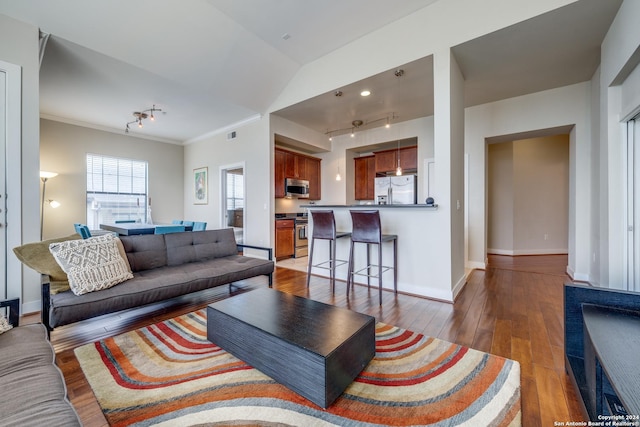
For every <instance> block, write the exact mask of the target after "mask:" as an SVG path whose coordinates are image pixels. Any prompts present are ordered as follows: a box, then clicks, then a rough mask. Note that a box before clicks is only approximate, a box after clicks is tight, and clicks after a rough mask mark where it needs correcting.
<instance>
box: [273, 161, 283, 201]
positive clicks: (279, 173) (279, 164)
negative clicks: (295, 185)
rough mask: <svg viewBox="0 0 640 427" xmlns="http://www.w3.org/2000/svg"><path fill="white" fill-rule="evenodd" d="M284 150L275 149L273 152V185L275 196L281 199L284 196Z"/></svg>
mask: <svg viewBox="0 0 640 427" xmlns="http://www.w3.org/2000/svg"><path fill="white" fill-rule="evenodd" d="M285 157H286V152H285V151H282V150H278V149H276V150H275V153H274V172H275V177H274V185H275V191H274V193H275V198H276V199H281V198H283V197H284V196H285V189H284V178H285V175H284V163H285Z"/></svg>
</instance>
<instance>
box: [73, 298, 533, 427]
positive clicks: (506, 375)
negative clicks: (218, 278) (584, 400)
mask: <svg viewBox="0 0 640 427" xmlns="http://www.w3.org/2000/svg"><path fill="white" fill-rule="evenodd" d="M256 351H260V349H256ZM75 354H76V356H77V358H78V360H79V361H80V365H81V367H82V370H83V372H84V374H85V376H86V377H87V379H88V381H89V384H90V385H91V388H92V389H93V392H94V393H95V395H96V398H97V399H98V402H99V403H100V406H101V407H102V411H103V412H104V415H105V417H106V418H107V420H108V422H109V424H110V425H112V426H129V425H134V426H219V425H234V426H255V425H263V426H275V425H278V426H305V427H306V426H407V425H428V426H474V427H477V426H519V425H521V413H520V365H519V364H518V362H516V361H513V360H509V359H504V358H502V357H498V356H493V355H490V354H487V353H483V352H480V351H476V350H472V349H469V348H466V347H462V346H459V345H456V344H451V343H449V342H446V341H442V340H439V339H435V338H430V337H427V336H424V335H421V334H417V333H414V332H411V331H409V330H405V329H400V328H397V327H394V326H389V325H386V324H383V323H378V324H377V325H376V356H375V358H374V359H373V360H372V361H371V363H370V364H369V365H368V366H367V367H366V368H365V370H364V371H363V372H362V373H361V374H360V376H359V377H358V378H356V380H355V381H354V382H353V383H352V384H351V385H350V386H349V387H348V388H347V389H346V391H345V393H344V394H343V395H342V396H341V397H339V398H338V400H336V402H334V404H333V405H331V406H330V407H329V408H328V409H327V410H323V409H322V408H320V407H318V406H316V405H314V404H313V403H311V402H309V401H308V400H306V399H304V398H303V397H300V396H299V395H297V394H295V393H294V392H292V391H290V390H288V389H287V388H286V387H284V386H282V385H279V384H277V383H275V382H274V381H273V380H272V379H270V378H269V377H267V376H265V375H264V374H262V373H261V372H259V371H257V370H256V369H253V368H251V367H250V366H248V365H246V364H245V363H243V362H242V361H240V360H238V359H236V358H235V357H233V356H232V355H230V354H229V353H227V352H226V351H224V350H222V349H221V348H220V347H218V346H216V345H215V344H212V343H210V342H209V341H207V338H206V312H205V310H200V311H196V312H194V313H190V314H187V315H184V316H180V317H177V318H174V319H171V320H168V321H165V322H161V323H158V324H155V325H151V326H148V327H145V328H142V329H139V330H136V331H132V332H128V333H125V334H122V335H118V336H116V337H113V338H108V339H105V340H102V341H99V342H95V343H92V344H87V345H85V346H82V347H79V348H77V349H76V350H75Z"/></svg>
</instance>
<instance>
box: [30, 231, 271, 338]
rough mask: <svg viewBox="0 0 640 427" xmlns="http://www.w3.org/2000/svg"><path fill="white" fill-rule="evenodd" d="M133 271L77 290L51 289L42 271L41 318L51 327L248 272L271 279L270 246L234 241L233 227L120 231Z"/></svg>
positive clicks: (245, 276) (245, 275) (221, 282)
mask: <svg viewBox="0 0 640 427" xmlns="http://www.w3.org/2000/svg"><path fill="white" fill-rule="evenodd" d="M120 240H121V241H122V243H123V246H124V249H125V252H126V255H127V259H128V261H129V264H130V266H131V271H132V272H133V279H129V280H127V281H125V282H123V283H120V284H118V285H116V286H114V287H112V288H109V289H104V290H101V291H97V292H90V293H87V294H83V295H75V294H74V293H73V292H71V291H70V290H68V291H65V292H60V293H56V294H52V293H51V292H50V287H49V282H48V276H43V285H42V323H43V324H44V325H45V326H46V327H47V328H48V329H49V330H52V329H53V328H55V327H58V326H62V325H67V324H71V323H74V322H78V321H81V320H85V319H89V318H92V317H96V316H100V315H103V314H107V313H113V312H116V311H121V310H126V309H130V308H135V307H140V306H143V305H146V304H151V303H156V302H159V301H163V300H166V299H169V298H174V297H178V296H181V295H186V294H189V293H192V292H197V291H201V290H204V289H208V288H212V287H215V286H220V285H225V284H230V283H232V282H235V281H238V280H243V279H248V278H251V277H255V276H259V275H266V276H268V284H269V286H270V287H271V285H272V274H273V271H274V262H273V261H272V251H271V248H263V247H257V246H251V245H239V244H236V241H235V237H234V234H233V229H231V228H227V229H221V230H208V231H196V232H184V233H172V234H150V235H137V236H121V237H120ZM246 248H250V249H256V250H263V251H266V252H267V258H268V259H262V258H256V257H250V256H245V255H239V254H238V251H239V250H240V249H246Z"/></svg>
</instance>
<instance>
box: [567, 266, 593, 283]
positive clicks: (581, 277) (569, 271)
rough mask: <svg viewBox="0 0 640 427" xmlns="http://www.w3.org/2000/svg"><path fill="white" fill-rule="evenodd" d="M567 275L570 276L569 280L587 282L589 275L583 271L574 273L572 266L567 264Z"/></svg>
mask: <svg viewBox="0 0 640 427" xmlns="http://www.w3.org/2000/svg"><path fill="white" fill-rule="evenodd" d="M566 272H567V275H568V276H569V277H570V278H571V280H573V281H575V282H589V275H588V274H583V273H576V272H575V270H574V269H573V268H571V267H570V266H567V270H566Z"/></svg>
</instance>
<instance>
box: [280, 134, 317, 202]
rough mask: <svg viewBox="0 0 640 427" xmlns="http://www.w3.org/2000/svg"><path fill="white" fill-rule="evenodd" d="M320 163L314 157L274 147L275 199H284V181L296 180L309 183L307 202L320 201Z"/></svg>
mask: <svg viewBox="0 0 640 427" xmlns="http://www.w3.org/2000/svg"><path fill="white" fill-rule="evenodd" d="M320 162H321V159H318V158H316V157H311V156H306V155H304V154H300V153H295V152H293V151H288V150H283V149H281V148H277V147H276V148H275V153H274V168H275V171H274V173H275V191H274V193H275V197H276V198H283V197H285V195H286V192H285V187H284V185H285V183H284V182H285V179H286V178H296V179H304V180H307V181H309V200H320V198H321V195H322V191H321V181H322V175H321V170H320Z"/></svg>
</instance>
